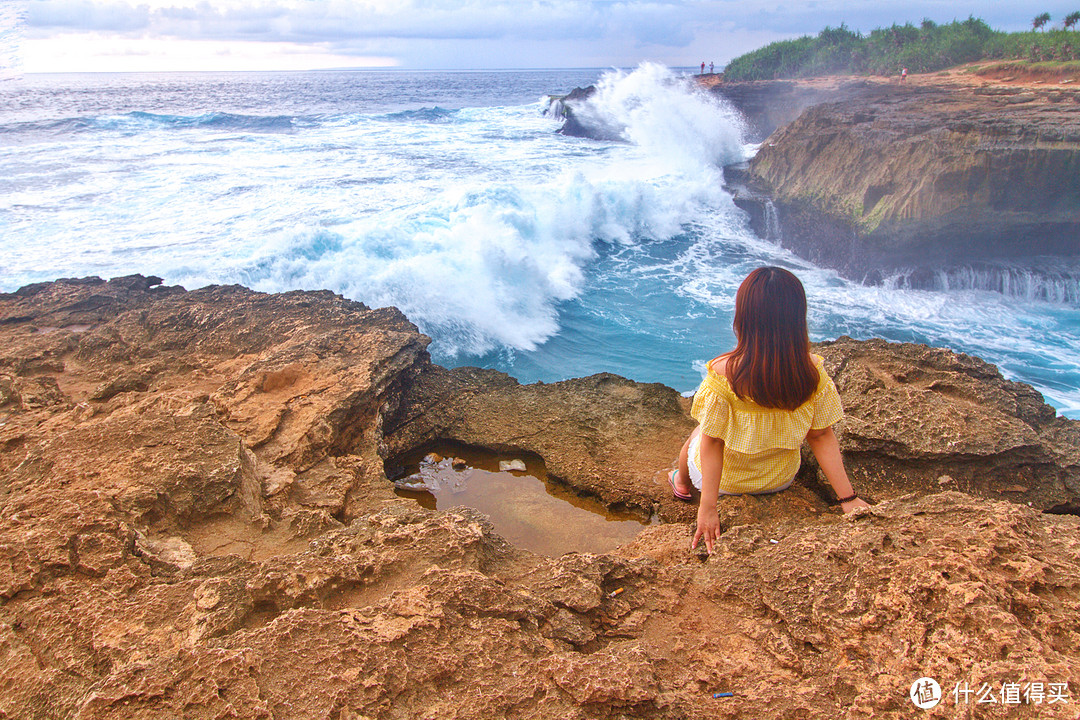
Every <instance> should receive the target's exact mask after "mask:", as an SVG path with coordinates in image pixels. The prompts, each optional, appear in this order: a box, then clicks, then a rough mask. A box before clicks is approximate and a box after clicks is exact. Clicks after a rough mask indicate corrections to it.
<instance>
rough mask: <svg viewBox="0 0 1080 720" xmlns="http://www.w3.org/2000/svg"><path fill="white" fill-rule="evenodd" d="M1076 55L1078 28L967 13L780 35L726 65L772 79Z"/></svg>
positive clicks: (733, 72) (734, 72) (1079, 52)
mask: <svg viewBox="0 0 1080 720" xmlns="http://www.w3.org/2000/svg"><path fill="white" fill-rule="evenodd" d="M987 59H992V60H994V59H996V60H1014V59H1016V60H1020V59H1022V60H1030V61H1033V62H1041V61H1048V60H1063V61H1065V60H1077V59H1080V32H1077V31H1073V30H1048V31H1046V32H1040V31H1030V32H1017V33H1006V32H1001V31H998V30H994V29H992V28H991V27H990V26H989V25H987V24H986V23H985V22H983V21H982V20H980V19H978V18H975V17H969V18H968V19H967V20H963V21H955V20H954V21H953V22H951V23H948V24H945V25H938V24H936V23H934V22H933V21H931V20H923V21H922V23H921V24H920V25H919V26H915V25H912V24H911V23H907V24H905V25H892V26H891V27H887V28H877V29H875V30H872V31H871V32H870V34H869V35H863V34H862V33H859V32H853V31H852V30H849V29H848V28H847V27H846V26H845V25H843V24H841V25H840V27H838V28H832V27H827V28H825V29H824V30H822V31H821V32H820V33H818V35H817V36H816V37H812V36H809V35H805V36H803V37H800V38H796V39H794V40H782V41H780V42H774V43H771V44H769V45H766V46H765V47H763V48H759V49H757V50H754V51H753V52H750V53H747V54H745V55H741V56H739V57H737V58H735V59H734V60H732V61H731V62H730V63H728V66H727V67H726V68H725V69H724V77H725V79H728V80H770V79H773V78H792V77H809V76H813V75H845V74H852V75H865V74H869V75H895V74H897V73H899V72H900V69H901V68H904V67H906V68H907V69H908V72H931V71H933V70H941V69H943V68H947V67H952V66H954V65H960V64H962V63H967V62H973V61H976V60H987Z"/></svg>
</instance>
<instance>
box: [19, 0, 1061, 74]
mask: <svg viewBox="0 0 1080 720" xmlns="http://www.w3.org/2000/svg"><path fill="white" fill-rule="evenodd" d="M1078 8H1080V0H1048V1H1044V0H1039V2H1037V3H1036V4H1034V5H1028V4H1026V3H1020V2H1016V1H1015V0H1010V1H1008V2H1003V1H998V0H981V1H980V2H957V1H955V0H952V1H943V0H910V1H909V2H895V0H809V1H789V2H775V1H771V2H767V1H765V0H697V1H693V0H0V71H5V72H6V73H7V74H11V73H13V72H15V73H18V72H27V73H30V72H67V71H136V70H155V71H157V70H259V69H262V70H282V69H312V68H326V67H400V68H431V69H434V68H439V69H473V68H475V69H480V68H545V67H548V68H551V67H590V68H591V67H612V66H615V67H628V66H634V65H637V64H638V63H639V62H641V61H644V60H654V61H658V62H663V63H665V64H668V65H671V66H689V65H696V64H697V63H700V62H701V61H702V60H705V61H706V62H710V61H711V62H716V63H717V65H722V64H723V63H724V62H726V61H727V60H728V59H730V58H732V57H734V56H736V55H739V54H740V53H743V52H745V51H747V50H750V49H753V48H755V47H758V46H760V45H763V44H765V43H767V42H770V41H772V40H777V39H782V38H788V37H794V36H797V35H803V34H813V33H816V32H817V31H818V30H820V29H821V28H823V27H824V26H826V25H834V26H835V25H839V24H840V23H841V22H845V23H847V25H848V27H851V28H853V29H856V30H862V31H869V30H870V29H872V28H874V27H878V26H881V25H890V24H892V23H894V22H898V23H903V22H907V21H911V22H916V23H917V22H919V21H920V20H921V19H922V18H924V17H928V18H930V19H932V20H934V21H936V22H949V21H951V20H954V19H961V20H962V19H965V18H967V17H968V15H975V16H976V17H981V18H983V19H984V20H986V21H987V22H988V23H989V24H990V25H991V26H992V27H995V28H997V29H1001V30H1020V29H1025V28H1029V27H1030V24H1031V18H1032V17H1033V16H1034V15H1036V14H1038V13H1039V12H1043V11H1046V12H1049V13H1050V14H1051V16H1052V17H1053V22H1054V23H1055V24H1058V23H1059V22H1060V20H1061V18H1062V17H1064V16H1065V15H1067V14H1068V13H1069V12H1071V11H1073V10H1076V9H1078Z"/></svg>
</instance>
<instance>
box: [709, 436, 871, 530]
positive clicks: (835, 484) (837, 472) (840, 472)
mask: <svg viewBox="0 0 1080 720" xmlns="http://www.w3.org/2000/svg"><path fill="white" fill-rule="evenodd" d="M806 442H808V443H809V444H810V449H811V450H812V451H813V452H814V457H815V458H817V462H818V467H820V468H821V471H822V472H823V473H825V479H826V480H828V481H829V485H831V486H832V489H833V492H834V493H836V497H838V498H845V497H851V496H852V495H854V494H855V490H854V488H852V487H851V481H850V480H848V476H847V471H846V470H845V469H844V458H843V456H842V455H841V454H840V442H839V441H838V440H837V439H836V433H835V432H833V429H832V428H831V427H827V428H824V429H822V430H811V431H810V432H808V433H807V434H806ZM701 461H702V463H704V462H705V459H704V456H703V457H702V460H701ZM840 507H841V508H843V510H844V512H851V511H852V510H854V509H855V508H859V507H870V504H869V503H868V502H866V501H865V500H863V499H862V498H859V497H857V498H854V499H853V500H849V501H847V502H846V503H841V505H840Z"/></svg>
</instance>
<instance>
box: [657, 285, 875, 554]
mask: <svg viewBox="0 0 1080 720" xmlns="http://www.w3.org/2000/svg"><path fill="white" fill-rule="evenodd" d="M734 328H735V338H736V340H737V341H738V342H737V344H736V347H735V349H734V350H732V351H731V352H727V353H724V354H723V355H720V356H719V357H717V358H714V359H713V360H712V361H711V362H710V363H709V365H708V372H707V374H706V376H705V379H704V380H702V382H701V385H700V387H698V390H697V393H696V394H695V395H694V403H693V406H692V408H691V410H690V415H691V416H692V417H693V418H694V419H695V420H697V421H698V423H699V424H698V427H697V428H696V429H695V430H694V432H692V433H691V434H690V437H689V438H688V439H687V441H686V442H685V443H684V444H683V447H682V451H681V452H680V453H679V466H678V468H676V469H675V470H672V471H671V472H670V473H669V474H668V483H669V484H670V485H671V491H672V494H673V495H674V496H675V497H676V498H677V499H679V500H682V501H684V502H692V501H693V495H692V489H693V488H696V489H697V490H699V491H700V493H701V498H700V500H699V502H698V513H697V529H696V530H695V532H694V539H693V541H692V542H691V545H690V548H691V549H694V548H696V547H697V545H698V543H699V542H700V541H701V540H704V541H705V546H706V548H707V549H708V551H709V553H710V554H712V551H713V543H714V542H715V541H716V539H717V538H718V537H719V536H720V518H719V515H718V514H717V511H716V503H717V500H718V497H719V495H741V494H751V495H757V494H762V493H773V492H779V491H781V490H785V489H787V487H788V486H790V485H791V482H792V480H794V479H795V474H796V473H797V472H798V470H799V465H800V463H801V455H800V447H801V446H802V443H803V441H804V440H805V441H806V442H807V443H808V444H809V445H810V449H811V450H812V451H813V453H814V457H815V458H816V459H817V462H818V466H819V467H820V468H821V470H822V472H824V473H825V478H826V479H827V480H828V481H829V485H831V486H832V489H833V492H835V493H836V497H837V500H838V502H839V503H840V506H841V507H842V508H843V510H844V512H851V511H852V510H854V509H856V508H860V507H869V505H868V504H867V502H866V501H865V500H863V499H862V498H860V497H859V496H858V494H857V493H856V492H855V490H854V489H853V488H852V487H851V481H850V480H848V476H847V471H846V470H844V461H843V458H842V456H841V455H840V444H839V442H838V441H837V439H836V433H835V432H834V431H833V427H832V426H833V425H835V424H836V423H837V422H838V421H839V420H840V418H842V417H843V415H844V410H843V408H842V406H841V404H840V395H839V394H838V393H837V392H836V386H835V385H834V384H833V381H832V380H831V379H830V378H829V376H828V375H827V374H826V373H825V368H824V360H822V358H821V357H820V356H818V355H812V354H811V353H810V337H809V333H808V330H807V325H806V291H805V290H804V289H803V286H802V283H801V282H799V279H798V278H797V277H795V276H794V275H793V274H792V273H790V272H788V271H787V270H784V269H783V268H778V267H762V268H758V269H757V270H754V271H753V272H751V273H750V274H749V275H748V276H747V277H746V279H745V280H743V282H742V284H741V285H740V286H739V290H738V292H737V293H736V294H735V322H734Z"/></svg>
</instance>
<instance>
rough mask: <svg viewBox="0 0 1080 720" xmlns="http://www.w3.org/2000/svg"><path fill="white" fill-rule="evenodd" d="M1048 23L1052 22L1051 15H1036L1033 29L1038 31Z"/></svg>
mask: <svg viewBox="0 0 1080 720" xmlns="http://www.w3.org/2000/svg"><path fill="white" fill-rule="evenodd" d="M1048 22H1050V13H1048V12H1044V13H1043V14H1042V15H1036V16H1035V19H1034V20H1032V21H1031V29H1032V30H1038V29H1039V28H1041V27H1042V26H1043V25H1045V24H1046V23H1048Z"/></svg>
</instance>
